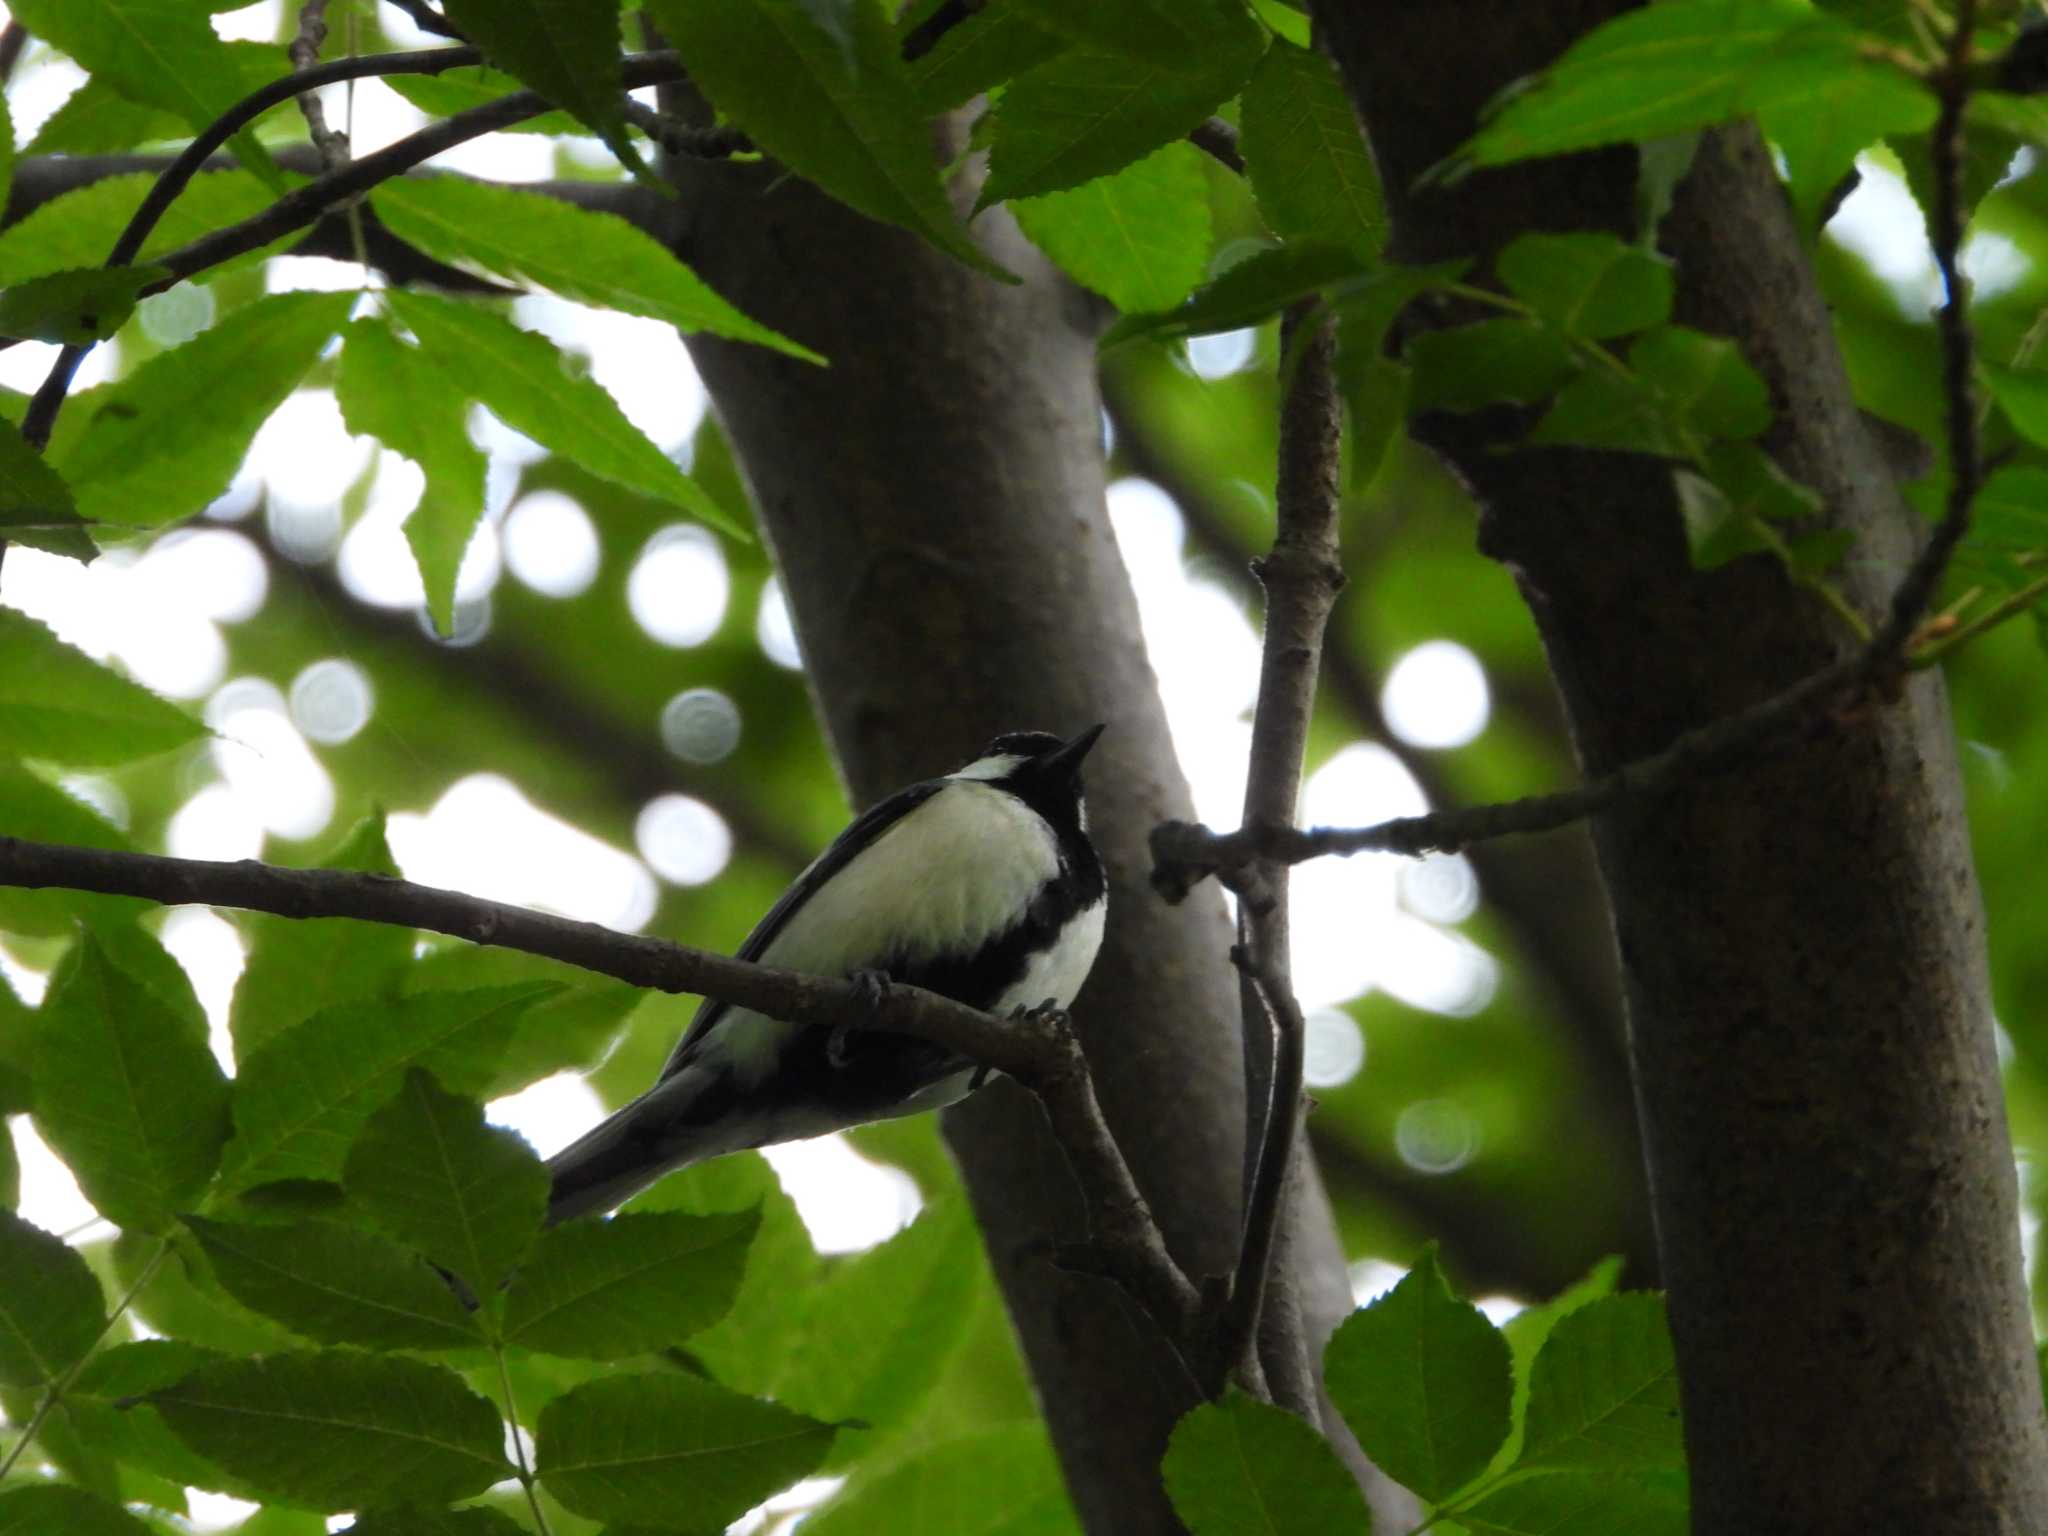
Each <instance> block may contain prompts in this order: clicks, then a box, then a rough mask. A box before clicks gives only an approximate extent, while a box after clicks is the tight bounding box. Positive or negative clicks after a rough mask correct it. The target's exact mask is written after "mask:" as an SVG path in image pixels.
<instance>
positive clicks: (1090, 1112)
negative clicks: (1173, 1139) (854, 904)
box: [0, 837, 1197, 1340]
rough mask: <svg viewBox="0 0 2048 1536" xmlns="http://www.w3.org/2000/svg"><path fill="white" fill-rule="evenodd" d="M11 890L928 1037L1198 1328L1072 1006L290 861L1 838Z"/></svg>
mask: <svg viewBox="0 0 2048 1536" xmlns="http://www.w3.org/2000/svg"><path fill="white" fill-rule="evenodd" d="M0 886H17V887H20V888H22V889H25V890H46V889H52V888H58V889H65V890H75V891H97V892H99V893H101V894H103V895H110V896H136V897H140V898H142V899H143V900H146V901H156V902H161V903H163V904H165V905H167V906H175V905H184V904H190V903H201V904H204V905H208V906H217V907H237V908H241V909H243V910H246V911H251V912H271V913H275V914H276V915H278V916H279V917H290V918H312V917H350V918H356V919H359V920H361V921H364V922H373V923H386V924H391V925H395V926H399V927H405V928H420V929H425V930H426V931H428V932H430V933H442V934H447V935H449V936H450V937H451V938H458V939H467V940H469V941H470V942H471V943H475V944H492V945H496V946H498V947H500V948H503V949H516V950H519V951H521V952H523V953H525V954H530V955H541V956H544V957H546V958H548V959H551V960H560V961H562V962H564V963H565V964H568V965H573V966H578V967H580V968H581V969H583V970H587V971H593V972H595V973H597V974H599V975H603V976H612V977H616V978H617V979H618V980H620V981H624V982H629V983H631V984H632V985H634V986H637V987H649V988H653V989H654V990H656V991H661V992H692V993H699V994H702V995H704V996H707V997H715V998H718V999H719V1000H721V1001H723V1002H726V1003H730V1004H732V1005H733V1006H735V1007H740V1008H748V1009H752V1010H753V1011H755V1012H757V1013H762V1014H766V1015H767V1016H768V1017H769V1018H773V1019H782V1020H785V1021H787V1022H789V1023H792V1024H801V1025H809V1026H814V1027H823V1028H830V1027H832V1026H834V1025H837V1024H840V1023H842V1022H845V1021H846V1020H848V1019H849V1018H851V1019H856V1020H858V1022H859V1024H860V1026H861V1027H863V1028H872V1029H881V1030H889V1031H893V1032H895V1033H897V1034H905V1035H912V1036H915V1037H916V1038H918V1039H920V1040H930V1041H933V1042H935V1043H936V1044H939V1045H943V1046H945V1047H946V1048H947V1049H948V1050H951V1051H955V1052H957V1053H958V1054H960V1055H961V1056H964V1057H967V1058H968V1059H970V1060H972V1061H976V1062H979V1063H981V1064H983V1065H985V1066H988V1067H992V1068H994V1069H995V1070H996V1071H999V1072H1003V1073H1005V1074H1007V1075H1008V1076H1010V1077H1014V1078H1016V1079H1017V1081H1018V1082H1020V1083H1022V1084H1023V1085H1024V1086H1025V1087H1026V1088H1028V1089H1030V1090H1031V1091H1032V1092H1033V1093H1034V1094H1036V1095H1037V1096H1038V1099H1039V1102H1040V1103H1042V1104H1043V1105H1044V1106H1045V1112H1046V1116H1047V1118H1048V1119H1050V1120H1051V1122H1052V1127H1053V1131H1054V1134H1055V1135H1056V1136H1057V1137H1058V1139H1059V1142H1060V1145H1061V1147H1062V1148H1063V1149H1064V1150H1065V1152H1066V1155H1067V1157H1068V1158H1069V1160H1070V1161H1071V1162H1072V1164H1073V1166H1074V1170H1075V1174H1076V1177H1077V1179H1078V1180H1079V1182H1080V1185H1081V1190H1082V1194H1083V1196H1084V1198H1085V1199H1086V1200H1087V1203H1088V1212H1089V1223H1090V1228H1091V1237H1092V1240H1093V1242H1094V1244H1095V1245H1096V1246H1097V1247H1098V1248H1099V1249H1100V1251H1101V1252H1102V1253H1103V1254H1104V1255H1105V1256H1107V1259H1108V1262H1110V1263H1111V1264H1113V1265H1114V1267H1115V1268H1116V1271H1117V1273H1118V1277H1119V1279H1120V1280H1121V1281H1122V1282H1123V1283H1124V1285H1125V1286H1126V1288H1127V1289H1128V1290H1129V1291H1130V1293H1131V1294H1132V1295H1133V1296H1134V1297H1136V1298H1137V1300H1138V1301H1139V1302H1140V1303H1141V1304H1142V1305H1144V1306H1145V1307H1146V1309H1147V1310H1148V1311H1150V1312H1151V1313H1152V1315H1153V1317H1154V1318H1155V1319H1156V1320H1157V1321H1158V1323H1159V1325H1160V1327H1161V1329H1162V1331H1164V1332H1165V1333H1166V1335H1167V1337H1168V1338H1169V1339H1174V1340H1179V1339H1182V1338H1185V1337H1186V1336H1187V1331H1188V1329H1189V1328H1190V1327H1191V1326H1192V1323H1193V1319H1194V1316H1195V1312H1196V1305H1197V1301H1196V1295H1195V1289H1194V1286H1193V1285H1192V1284H1191V1283H1190V1282H1189V1280H1188V1278H1187V1277H1186V1275H1184V1274H1183V1273H1182V1272H1181V1270H1180V1268H1179V1266H1178V1265H1177V1264H1176V1263H1175V1262H1174V1260H1173V1258H1172V1256H1171V1255H1170V1254H1169V1253H1168V1252H1167V1250H1166V1244H1165V1242H1164V1241H1163V1240H1162V1239H1161V1237H1160V1235H1159V1229H1158V1226H1157V1224H1156V1223H1155V1222H1154V1221H1153V1219H1152V1213H1151V1209H1150V1207H1149V1206H1147V1205H1146V1203H1145V1197H1144V1196H1143V1195H1142V1194H1141V1193H1140V1192H1139V1190H1138V1186H1137V1182H1136V1180H1134V1179H1133V1178H1132V1177H1131V1171H1130V1168H1129V1166H1128V1165H1127V1164H1126V1163H1125V1162H1124V1158H1123V1153H1122V1151H1121V1150H1120V1149H1119V1148H1118V1146H1117V1144H1116V1139H1115V1138H1114V1137H1113V1136H1112V1135H1111V1134H1110V1131H1109V1126H1108V1123H1107V1122H1106V1121H1105V1120H1104V1119H1103V1117H1102V1108H1101V1105H1100V1104H1099V1103H1098V1102H1097V1101H1096V1097H1095V1087H1094V1082H1093V1080H1092V1079H1091V1077H1090V1076H1089V1073H1088V1064H1087V1058H1086V1057H1084V1056H1083V1055H1082V1053H1081V1046H1080V1041H1079V1040H1078V1038H1077V1037H1076V1036H1075V1034H1074V1031H1073V1029H1072V1027H1071V1025H1069V1024H1068V1022H1067V1020H1066V1018H1065V1016H1064V1015H1062V1014H1034V1015H1027V1016H1023V1017H1018V1018H1007V1019H1003V1018H996V1017H994V1016H992V1015H989V1014H985V1013H982V1012H980V1011H979V1010H978V1009H974V1008H969V1007H967V1006H966V1005H965V1004H963V1003H957V1002H954V1001H953V1000H952V999H950V998H946V997H941V996H939V995H938V994H937V993H935V992H926V991H923V990H921V989H920V988H917V987H910V986H895V987H890V988H888V989H887V991H886V992H885V993H884V994H883V996H882V998H881V1000H880V1002H879V1003H875V1004H872V1006H871V1000H870V999H868V998H867V996H866V994H865V993H863V992H862V991H861V990H860V989H858V988H856V987H855V986H854V984H853V983H852V982H850V981H847V980H843V979H840V978H836V977H831V978H828V977H820V976H806V975H803V974H802V973H800V972H797V971H785V970H777V969H774V968H771V967H768V966H761V965H753V964H749V963H748V962H747V961H744V960H735V959H732V958H731V957H730V956H726V955H718V954H712V953H710V952H708V951H705V950H699V949H689V948H686V947H685V946H683V945H681V944H672V943H669V942H668V941H667V940H665V939H656V938H649V937H646V936H644V935H641V934H630V933H615V932H613V931H612V930H611V929H608V928H603V927H600V926H598V925H597V924H596V923H584V922H577V921H575V920H574V919H571V918H566V917H556V916H552V915H550V914H548V913H545V912H534V911H531V910H529V909H527V908H524V907H515V906H510V905H507V904H506V903H504V902H496V901H485V900H483V899H481V898H479V897H475V896H465V895H463V894H462V893H460V892H458V891H444V890H436V889H434V888H433V887H431V886H424V885H414V884H413V883H411V882H410V881H406V880H397V879H393V878H391V877H390V876H388V875H373V874H362V873H358V872H355V871H351V870H327V869H280V868H277V867H275V866H273V865H268V864H260V863H257V862H255V861H254V860H246V859H245V860H243V861H241V862H240V863H235V864H222V863H214V862H210V861H207V860H204V859H174V858H166V857H162V856H159V855H156V854H146V853H125V852H117V851H113V850H108V849H100V848H69V847H64V846H62V845H59V844H54V843H37V842H30V841H27V840H25V839H22V838H14V837H0Z"/></svg>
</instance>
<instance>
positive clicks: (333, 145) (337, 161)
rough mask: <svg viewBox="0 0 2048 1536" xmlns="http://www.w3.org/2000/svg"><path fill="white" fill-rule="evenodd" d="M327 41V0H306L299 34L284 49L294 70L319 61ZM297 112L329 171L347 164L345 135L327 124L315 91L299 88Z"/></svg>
mask: <svg viewBox="0 0 2048 1536" xmlns="http://www.w3.org/2000/svg"><path fill="white" fill-rule="evenodd" d="M326 42H327V0H306V3H305V4H304V5H302V6H300V7H299V30H298V35H297V36H295V37H294V38H293V39H292V41H291V46H290V47H289V48H288V49H286V50H285V52H286V55H287V56H288V57H289V58H290V59H291V61H292V68H293V69H294V70H307V69H311V68H312V67H313V66H314V65H316V64H318V63H319V62H320V50H321V48H322V47H323V46H325V44H326ZM298 100H299V112H300V113H301V115H303V116H304V117H305V119H306V132H307V134H308V135H309V136H310V137H311V138H312V140H313V148H314V149H316V150H318V151H319V153H320V163H321V164H322V165H324V166H325V167H326V168H327V169H328V170H330V171H336V170H339V169H341V167H343V166H344V165H347V164H348V135H347V134H345V133H340V132H337V131H336V130H335V129H333V128H330V127H329V126H328V125H327V108H326V107H325V106H324V105H322V104H321V101H320V93H319V92H318V91H301V92H299V98H298Z"/></svg>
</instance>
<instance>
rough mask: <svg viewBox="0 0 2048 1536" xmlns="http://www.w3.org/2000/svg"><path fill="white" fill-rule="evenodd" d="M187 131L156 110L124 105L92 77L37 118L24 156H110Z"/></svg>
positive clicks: (129, 103) (125, 100)
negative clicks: (47, 114) (51, 109)
mask: <svg viewBox="0 0 2048 1536" xmlns="http://www.w3.org/2000/svg"><path fill="white" fill-rule="evenodd" d="M190 131H191V130H190V129H188V128H187V127H186V126H185V124H184V122H183V121H182V120H181V119H179V118H177V117H175V116H173V115H172V114H171V113H169V112H165V111H163V110H162V109H161V108H158V107H151V106H145V105H143V104H142V103H140V102H134V101H130V100H129V99H128V98H127V97H125V96H123V95H122V94H121V93H120V92H119V91H117V90H115V89H114V88H113V87H112V86H111V85H109V84H107V82H106V81H104V80H102V79H100V78H99V77H98V76H95V75H89V76H87V77H86V81H85V84H83V85H81V86H80V87H79V88H78V89H77V90H75V91H73V92H72V93H71V94H70V95H69V96H67V97H65V98H64V104H63V105H62V106H60V107H58V108H57V110H56V111H54V112H52V113H51V114H50V115H49V116H48V117H46V118H44V119H43V123H42V126H41V127H40V128H38V129H36V134H35V137H34V138H32V139H30V140H29V142H28V147H27V148H26V149H24V150H23V151H22V153H23V154H25V155H111V154H118V153H119V152H121V151H122V150H126V149H135V148H137V147H139V146H140V145H143V144H149V143H155V142H158V141H161V140H164V139H178V138H183V137H184V136H185V135H186V134H187V133H189V132H190Z"/></svg>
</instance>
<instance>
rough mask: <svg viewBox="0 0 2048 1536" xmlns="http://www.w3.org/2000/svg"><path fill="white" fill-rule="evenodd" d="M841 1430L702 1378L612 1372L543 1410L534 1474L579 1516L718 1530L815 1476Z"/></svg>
mask: <svg viewBox="0 0 2048 1536" xmlns="http://www.w3.org/2000/svg"><path fill="white" fill-rule="evenodd" d="M833 1432H834V1431H833V1427H832V1426H831V1425H829V1424H820V1423H819V1422H818V1421H817V1420H815V1419H809V1418H806V1417H804V1416H803V1415H802V1414H800V1413H792V1412H790V1411H789V1410H788V1409H787V1408H782V1407H778V1406H777V1405H776V1404H774V1403H767V1402H762V1401H760V1400H759V1399H758V1398H750V1397H742V1396H740V1395H739V1394H738V1393H736V1392H728V1391H727V1390H726V1389H725V1388H723V1387H721V1386H718V1385H716V1384H715V1383H713V1382H709V1381H706V1380H704V1379H702V1378H701V1377H695V1376H682V1375H665V1376H611V1377H606V1378H604V1379H602V1380H598V1381H591V1382H586V1383H585V1384H584V1385H582V1386H580V1387H574V1388H571V1389H570V1390H569V1391H567V1392H564V1393H563V1394H562V1395H561V1396H559V1397H557V1398H555V1399H554V1400H553V1401H551V1402H550V1403H549V1404H548V1405H547V1406H546V1407H545V1408H543V1409H542V1410H541V1415H540V1432H539V1436H538V1445H537V1447H536V1450H535V1465H534V1470H535V1471H536V1472H537V1473H538V1474H539V1475H540V1480H541V1482H542V1483H543V1484H544V1485H545V1486H546V1488H547V1490H548V1492H549V1493H551V1494H553V1495H554V1496H555V1497H556V1498H558V1499H560V1500H561V1501H562V1502H563V1503H564V1504H566V1505H567V1506H568V1507H569V1508H570V1509H572V1510H574V1511H575V1512H576V1513H577V1514H579V1515H587V1516H589V1517H590V1518H591V1519H593V1520H612V1521H617V1522H619V1523H621V1524H625V1525H665V1524H668V1523H670V1522H671V1521H672V1520H673V1519H674V1515H675V1511H676V1510H678V1509H687V1510H688V1511H689V1512H690V1520H691V1523H692V1524H697V1525H702V1526H703V1527H704V1528H706V1529H711V1530H716V1529H717V1528H718V1527H719V1526H721V1525H723V1524H724V1523H726V1522H728V1521H731V1520H735V1519H737V1518H739V1516H740V1515H742V1514H744V1513H746V1511H747V1510H749V1509H751V1508H752V1507H753V1506H754V1505H756V1504H758V1503H760V1502H761V1500H763V1499H765V1498H766V1497H768V1495H769V1494H771V1493H774V1492H775V1491H776V1490H777V1489H779V1488H784V1487H787V1486H788V1485H789V1484H790V1483H793V1482H795V1481H796V1480H797V1479H798V1478H800V1477H803V1476H805V1475H806V1474H807V1473H809V1472H811V1471H812V1470H813V1469H815V1468H816V1467H817V1465H818V1463H819V1461H820V1460H821V1459H822V1458H823V1457H824V1454H825V1451H826V1449H827V1448H828V1447H829V1446H830V1445H831V1443H832V1435H833Z"/></svg>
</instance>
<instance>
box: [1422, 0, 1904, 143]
mask: <svg viewBox="0 0 2048 1536" xmlns="http://www.w3.org/2000/svg"><path fill="white" fill-rule="evenodd" d="M1861 45H1862V39H1861V37H1860V35H1859V34H1858V33H1857V32H1856V30H1855V29H1854V28H1853V27H1849V26H1846V25H1844V24H1843V23H1842V22H1841V21H1839V20H1837V19H1836V18H1834V17H1832V16H1828V15H1825V14H1823V13H1820V12H1816V11H1815V10H1813V9H1812V7H1810V6H1809V5H1807V4H1806V3H1805V0H1676V3H1669V4H1664V5H1653V6H1645V7H1643V8H1642V9H1640V10H1634V11H1628V12H1624V13H1623V14H1622V15H1620V16H1618V17H1616V18H1615V19H1614V20H1612V21H1609V22H1607V23H1606V24H1605V25H1603V26H1600V27H1598V28H1595V29H1594V30H1593V31H1592V32H1589V33H1587V34H1586V35H1585V36H1584V37H1582V38H1580V39H1579V40H1578V41H1577V42H1576V43H1574V44H1573V45H1572V46H1571V47H1570V49H1568V50H1567V51H1566V52H1565V54H1564V56H1563V57H1562V58H1560V59H1559V60H1558V61H1557V63H1556V64H1554V65H1553V66H1551V68H1550V70H1549V71H1548V72H1547V73H1545V74H1544V75H1542V76H1540V77H1539V78H1538V79H1537V80H1535V81H1534V82H1533V83H1527V84H1525V85H1524V86H1523V87H1521V88H1518V89H1516V90H1515V91H1513V92H1511V93H1509V94H1507V95H1505V96H1504V97H1503V98H1502V104H1501V106H1500V110H1499V111H1498V112H1497V113H1496V114H1495V115H1494V116H1493V118H1492V120H1491V121H1489V122H1488V123H1487V125H1486V126H1485V127H1484V128H1483V129H1481V130H1480V132H1479V133H1478V134H1477V135H1476V136H1475V137H1474V138H1473V139H1472V141H1471V142H1470V143H1468V144H1467V145H1466V146H1465V148H1464V149H1463V150H1462V151H1460V159H1461V160H1462V161H1463V162H1465V163H1467V164H1470V165H1474V166H1486V165H1505V164H1507V163H1509V162H1510V161H1514V160H1527V159H1532V158H1534V157H1536V156H1539V155H1560V154H1566V153H1569V152H1570V151H1572V150H1578V149H1593V148H1596V147H1598V146H1600V145H1603V144H1621V143H1626V142H1629V141H1630V140H1636V139H1649V138H1656V137H1658V136H1660V135H1663V134H1670V133H1679V132H1683V131H1684V130H1686V129H1688V128H1705V127H1709V126H1711V125H1712V124H1714V123H1718V122H1722V121H1725V120H1726V119H1728V118H1731V117H1738V116H1740V115H1742V114H1743V113H1745V112H1760V111H1769V110H1770V109H1772V108H1774V107H1778V106H1780V105H1791V104H1795V103H1807V102H1811V101H1812V100H1813V99H1814V97H1815V96H1816V95H1817V94H1819V93H1822V92H1829V91H1834V90H1837V89H1839V88H1840V87H1841V82H1842V81H1843V79H1844V77H1846V76H1848V75H1851V74H1854V73H1858V72H1878V73H1889V72H1891V70H1892V66H1891V65H1889V64H1883V63H1877V62H1866V61H1865V60H1864V59H1863V58H1862V57H1861V55H1860V51H1859V50H1860V48H1861Z"/></svg>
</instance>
